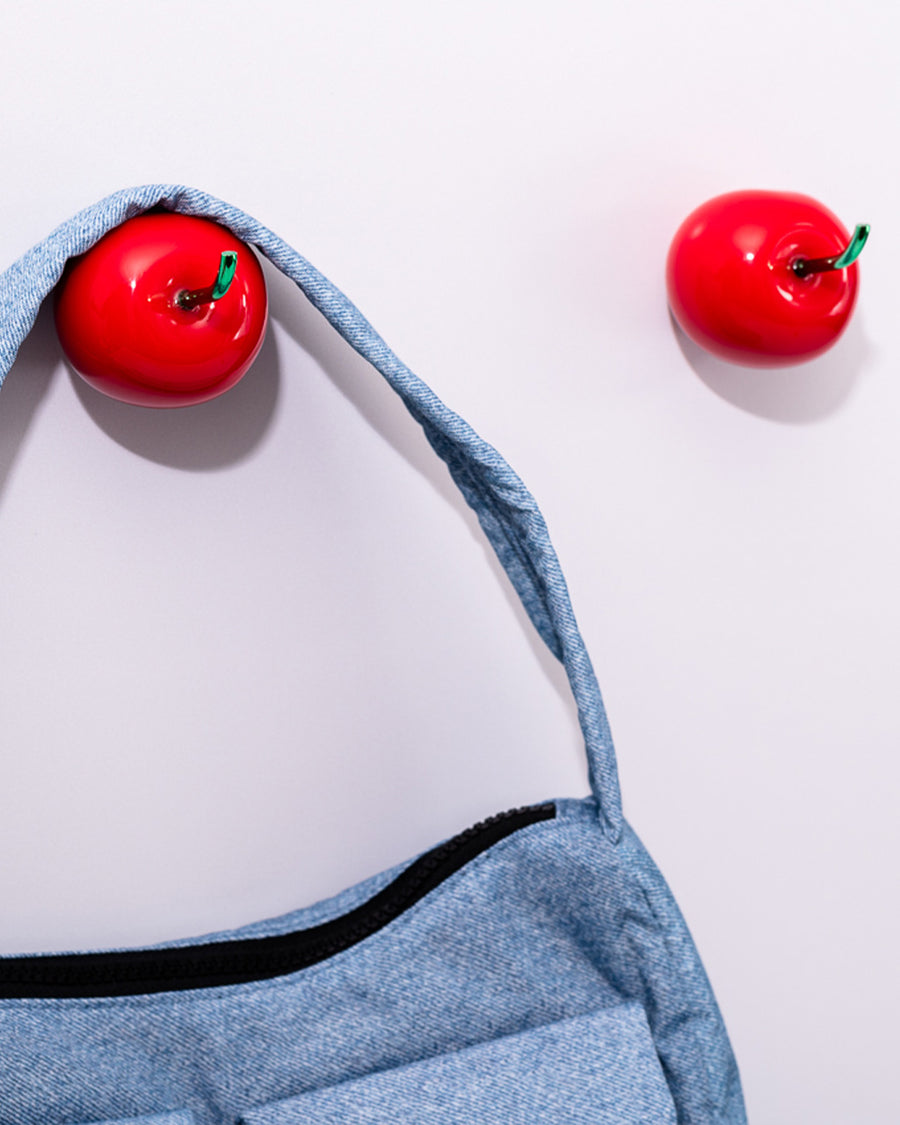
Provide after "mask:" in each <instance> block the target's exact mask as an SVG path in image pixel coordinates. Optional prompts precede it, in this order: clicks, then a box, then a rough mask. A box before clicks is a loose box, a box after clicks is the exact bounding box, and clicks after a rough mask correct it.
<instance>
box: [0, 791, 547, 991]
mask: <svg viewBox="0 0 900 1125" xmlns="http://www.w3.org/2000/svg"><path fill="white" fill-rule="evenodd" d="M555 816H556V806H555V805H554V804H553V803H552V802H548V803H546V804H542V805H528V806H525V807H523V808H517V809H510V810H509V811H508V812H503V813H498V814H497V815H496V816H492V817H489V818H488V819H487V820H483V821H480V822H479V823H478V824H475V825H473V826H472V827H471V828H467V829H466V830H465V831H464V832H461V833H460V834H459V835H458V836H454V837H453V838H452V839H450V840H447V841H446V842H445V843H443V844H438V846H437V847H436V848H432V849H431V851H428V852H425V853H424V854H423V855H421V856H419V858H418V859H415V860H413V861H412V863H410V865H409V866H408V867H406V868H405V869H404V870H403V871H401V872H400V874H399V875H398V876H397V877H396V878H395V879H393V880H392V881H391V882H390V883H388V885H387V886H386V887H383V888H382V889H381V890H380V891H378V893H377V894H375V895H373V896H372V898H370V899H369V900H368V901H366V902H364V903H362V904H361V905H360V906H357V907H355V908H354V909H353V910H351V911H349V912H348V913H347V914H343V915H341V916H340V917H338V918H333V919H331V920H330V921H328V922H322V923H320V924H319V925H318V926H312V927H310V928H309V929H305V930H295V931H293V932H292V933H288V934H274V935H272V936H270V937H261V938H237V939H234V940H229V939H225V940H222V941H212V942H206V943H200V944H196V945H183V946H177V947H174V948H171V947H170V948H168V949H165V948H164V949H134V950H125V951H121V952H110V953H52V954H29V955H27V956H22V957H0V999H3V998H7V999H10V998H17V999H18V998H32V997H59V998H65V997H87V996H135V995H142V994H145V993H151V992H170V991H181V990H184V989H193V988H212V987H217V986H222V985H228V984H244V983H246V982H248V981H254V980H267V979H269V978H271V977H279V976H284V975H286V974H288V973H294V972H297V971H298V970H300V969H305V968H308V967H309V966H310V965H314V964H316V963H317V962H319V961H325V960H327V959H328V958H329V957H333V956H335V954H337V953H341V952H343V951H344V950H345V949H349V948H350V947H351V946H353V945H356V944H358V943H359V942H361V941H363V940H364V939H365V938H367V937H369V936H370V935H371V934H374V933H376V932H377V931H378V930H381V929H383V928H384V927H385V926H387V925H388V924H389V923H390V922H392V921H394V919H395V918H398V917H399V916H400V915H401V914H403V913H404V912H405V911H407V910H408V909H409V908H410V907H411V906H412V905H414V903H416V902H418V901H419V900H420V899H422V898H424V897H425V896H426V895H427V894H429V893H430V892H431V891H433V890H434V889H435V888H436V887H438V886H440V884H441V883H443V882H444V880H445V879H448V878H449V877H450V876H451V875H453V874H454V873H455V872H456V871H459V870H460V868H462V867H464V866H465V865H466V864H467V863H470V862H471V861H472V860H473V859H474V858H475V857H476V856H478V855H480V854H481V853H482V852H484V851H487V849H488V848H491V847H493V846H494V844H497V843H499V842H500V841H501V840H503V839H505V838H506V837H507V836H511V835H512V834H513V833H514V832H518V831H520V830H521V829H522V828H526V827H528V826H529V825H531V824H536V823H537V822H539V821H542V820H551V819H553V817H555Z"/></svg>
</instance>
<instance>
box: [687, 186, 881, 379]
mask: <svg viewBox="0 0 900 1125" xmlns="http://www.w3.org/2000/svg"><path fill="white" fill-rule="evenodd" d="M867 235H868V227H858V228H857V230H856V232H855V234H854V236H853V239H851V236H850V235H849V233H848V231H847V229H846V228H845V227H844V225H843V224H842V223H841V222H840V220H839V219H838V218H837V217H836V216H835V215H833V214H832V213H831V212H830V211H829V210H828V209H827V208H825V207H823V206H822V204H821V203H817V202H816V201H815V200H814V199H811V198H810V197H809V196H806V195H796V194H791V193H785V192H773V191H734V192H729V193H728V194H726V195H719V196H716V198H714V199H710V200H708V201H707V202H706V203H704V204H702V205H701V206H700V207H698V208H697V209H696V210H695V211H693V212H692V213H691V214H690V215H688V217H687V218H686V219H685V220H684V222H683V223H682V224H681V226H680V227H679V229H678V231H677V233H676V235H675V237H674V238H673V240H672V245H671V247H670V249H669V255H668V261H667V263H666V285H667V289H668V297H669V305H670V307H671V309H672V313H673V315H674V317H675V319H676V320H677V321H678V323H679V325H680V326H681V328H682V329H683V330H684V332H685V333H686V334H687V335H688V336H689V337H690V338H691V339H692V340H693V341H694V342H695V343H697V344H699V345H700V346H701V347H703V348H706V349H707V350H708V351H710V352H712V353H714V354H715V355H718V356H721V357H722V358H723V359H727V360H730V361H731V362H732V363H740V364H746V365H748V366H753V367H775V366H784V365H787V364H792V363H800V362H803V361H805V360H808V359H813V358H814V357H815V356H818V355H821V354H822V352H824V351H826V350H827V349H828V348H830V347H831V345H832V344H833V343H834V342H835V341H836V340H837V338H838V337H839V336H840V334H841V333H842V332H843V331H844V329H845V328H846V326H847V321H848V320H849V318H850V314H851V312H852V311H853V306H854V303H855V301H856V294H857V287H858V267H857V266H856V265H855V264H849V265H843V264H842V263H843V262H845V261H846V260H847V258H852V257H853V256H855V254H858V253H859V251H860V250H861V249H862V245H863V243H864V242H865V239H866V236H867ZM848 247H849V252H848V253H845V252H846V251H848ZM842 255H843V258H842Z"/></svg>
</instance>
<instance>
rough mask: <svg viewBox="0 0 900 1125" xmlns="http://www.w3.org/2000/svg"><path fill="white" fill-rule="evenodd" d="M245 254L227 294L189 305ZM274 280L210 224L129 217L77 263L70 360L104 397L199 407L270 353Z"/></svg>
mask: <svg viewBox="0 0 900 1125" xmlns="http://www.w3.org/2000/svg"><path fill="white" fill-rule="evenodd" d="M224 251H235V252H236V253H237V269H236V272H235V275H234V279H233V280H232V282H231V285H230V286H229V288H228V290H227V292H226V293H225V294H224V295H223V296H221V297H218V298H217V299H216V300H212V301H209V302H207V303H204V304H201V305H198V306H197V307H196V308H182V307H181V306H180V305H179V304H178V301H177V298H178V296H179V294H181V293H183V292H184V291H186V290H187V291H194V290H199V289H203V288H205V287H209V286H210V285H211V284H212V283H213V281H214V280H215V278H216V275H217V272H218V269H219V263H220V261H221V258H222V254H223V252H224ZM267 305H268V302H267V297H266V284H265V279H264V277H263V273H262V269H261V268H260V265H259V262H258V261H257V260H256V256H255V255H254V253H253V251H252V250H251V249H250V248H249V247H248V246H247V245H245V244H244V243H242V242H240V241H239V240H238V239H237V238H235V237H234V235H233V234H231V232H230V231H228V230H226V229H225V228H224V227H222V226H220V225H219V224H218V223H215V222H212V221H210V220H209V219H198V218H193V217H191V216H188V215H178V214H174V213H153V214H147V215H139V216H137V217H136V218H134V219H129V220H127V221H126V222H124V223H122V225H121V226H119V227H116V228H115V229H114V230H112V231H110V232H109V234H107V235H105V236H104V237H103V238H102V239H101V240H100V241H99V242H98V243H97V244H96V245H95V246H93V247H92V248H91V249H90V250H89V251H88V252H87V253H86V254H83V255H82V256H81V257H80V258H76V259H75V260H74V261H72V262H70V263H69V266H68V267H67V269H66V272H65V274H64V275H63V279H62V281H61V282H60V285H59V287H58V289H57V299H56V328H57V332H58V333H59V339H60V342H61V344H62V347H63V351H64V352H65V354H66V357H67V358H68V360H69V362H70V363H71V364H72V366H73V367H74V368H75V370H76V371H77V372H78V374H79V375H81V376H82V378H84V379H85V380H87V382H88V383H90V384H91V385H92V386H94V387H96V388H97V389H98V390H100V391H103V393H104V394H107V395H110V396H111V397H113V398H117V399H120V400H122V401H123V402H130V403H136V404H138V405H141V406H191V405H193V404H195V403H198V402H205V401H206V400H207V399H211V398H215V397H216V395H220V394H222V393H223V392H224V391H227V390H228V389H229V388H230V387H233V386H234V384H235V383H236V382H237V381H238V380H239V379H240V378H241V376H243V375H244V374H245V372H246V371H247V369H248V368H249V367H250V365H251V364H252V363H253V360H254V359H255V358H256V355H257V353H258V352H259V349H260V348H261V347H262V342H263V337H264V335H265V330H266V316H267Z"/></svg>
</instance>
